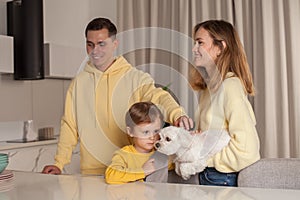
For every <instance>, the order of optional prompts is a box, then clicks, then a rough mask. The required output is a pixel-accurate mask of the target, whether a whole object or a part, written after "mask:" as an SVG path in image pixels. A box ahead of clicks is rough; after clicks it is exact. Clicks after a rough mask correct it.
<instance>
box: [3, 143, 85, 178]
mask: <svg viewBox="0 0 300 200" xmlns="http://www.w3.org/2000/svg"><path fill="white" fill-rule="evenodd" d="M36 143H38V142H33V143H32V144H36ZM26 144H27V147H23V148H22V147H20V148H10V149H8V150H1V151H0V153H8V154H9V164H8V166H7V168H6V169H8V170H20V171H31V172H41V171H42V170H43V168H44V166H46V165H52V164H53V163H54V156H55V153H56V147H57V144H56V143H53V144H43V145H36V146H28V144H29V143H26ZM15 145H16V144H15ZM20 145H22V144H20ZM63 173H64V174H78V173H80V155H79V148H78V147H77V148H76V149H75V150H74V151H73V156H72V161H71V163H70V164H69V165H66V166H65V168H64V170H63Z"/></svg>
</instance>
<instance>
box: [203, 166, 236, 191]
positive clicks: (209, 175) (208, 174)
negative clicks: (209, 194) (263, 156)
mask: <svg viewBox="0 0 300 200" xmlns="http://www.w3.org/2000/svg"><path fill="white" fill-rule="evenodd" d="M237 176H238V172H233V173H222V172H219V171H217V170H216V169H215V168H213V167H207V168H205V170H204V171H202V172H201V173H200V174H199V183H200V185H217V186H233V187H236V186H237Z"/></svg>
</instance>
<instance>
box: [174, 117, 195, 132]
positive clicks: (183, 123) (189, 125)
mask: <svg viewBox="0 0 300 200" xmlns="http://www.w3.org/2000/svg"><path fill="white" fill-rule="evenodd" d="M174 126H178V127H183V128H185V129H186V130H188V131H190V130H193V129H194V128H195V124H194V121H193V120H192V119H191V118H189V117H187V116H181V117H179V118H178V119H177V120H176V121H175V123H174Z"/></svg>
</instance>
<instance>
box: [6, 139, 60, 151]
mask: <svg viewBox="0 0 300 200" xmlns="http://www.w3.org/2000/svg"><path fill="white" fill-rule="evenodd" d="M57 141H58V139H57V138H55V139H51V140H41V141H35V142H27V143H8V142H6V141H1V142H0V151H4V150H10V149H17V148H25V147H33V146H41V145H47V144H56V143H57Z"/></svg>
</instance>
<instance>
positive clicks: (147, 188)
mask: <svg viewBox="0 0 300 200" xmlns="http://www.w3.org/2000/svg"><path fill="white" fill-rule="evenodd" d="M12 172H13V174H14V178H13V179H12V180H9V181H10V182H9V184H10V187H4V188H5V190H4V191H1V190H0V199H1V200H2V199H3V200H35V199H42V200H65V199H67V200H69V199H72V200H93V199H97V200H98V199H101V200H102V199H110V200H115V199H138V200H144V199H145V200H152V199H155V200H159V199H172V200H175V199H204V200H208V199H210V200H225V199H236V200H245V199H247V200H248V199H257V200H265V199H272V200H277V199H278V200H279V199H280V200H283V199H289V200H293V199H295V200H296V199H297V200H298V199H299V197H300V190H283V189H282V190H281V189H258V188H239V187H238V188H235V187H217V186H200V185H188V184H170V183H142V182H135V183H128V184H124V185H108V184H106V183H105V181H104V178H103V176H86V175H80V174H77V175H48V174H41V173H34V172H22V171H12ZM1 184H2V185H3V182H2V183H1V182H0V188H1ZM2 188H3V187H2Z"/></svg>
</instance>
